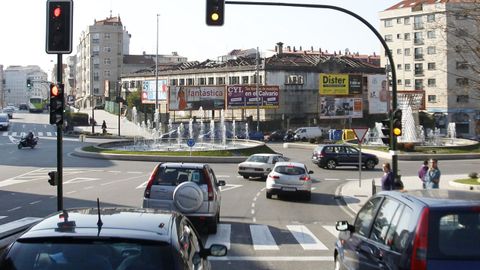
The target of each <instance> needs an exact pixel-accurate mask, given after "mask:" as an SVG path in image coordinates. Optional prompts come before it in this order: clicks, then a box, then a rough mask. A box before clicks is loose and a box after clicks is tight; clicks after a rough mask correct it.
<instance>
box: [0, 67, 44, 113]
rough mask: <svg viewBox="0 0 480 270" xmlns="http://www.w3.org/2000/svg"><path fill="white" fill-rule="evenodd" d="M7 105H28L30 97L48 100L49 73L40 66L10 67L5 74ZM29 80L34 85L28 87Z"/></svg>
mask: <svg viewBox="0 0 480 270" xmlns="http://www.w3.org/2000/svg"><path fill="white" fill-rule="evenodd" d="M4 75H5V85H4V90H5V93H4V96H5V103H7V104H14V105H16V106H18V105H20V104H21V103H27V104H28V99H29V98H30V97H42V98H43V99H46V98H48V92H49V84H48V82H47V73H46V72H44V71H43V70H42V69H41V68H40V67H39V66H34V65H32V66H25V67H24V66H9V67H7V69H6V70H5V72H4ZM27 80H30V82H31V83H32V86H31V88H28V87H27Z"/></svg>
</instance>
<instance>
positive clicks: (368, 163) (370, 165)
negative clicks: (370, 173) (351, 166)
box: [365, 159, 375, 170]
mask: <svg viewBox="0 0 480 270" xmlns="http://www.w3.org/2000/svg"><path fill="white" fill-rule="evenodd" d="M365 168H367V169H368V170H373V169H374V168H375V161H373V160H371V159H369V160H367V161H366V162H365Z"/></svg>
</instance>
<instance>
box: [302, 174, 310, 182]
mask: <svg viewBox="0 0 480 270" xmlns="http://www.w3.org/2000/svg"><path fill="white" fill-rule="evenodd" d="M300 180H302V181H310V176H308V175H302V176H300Z"/></svg>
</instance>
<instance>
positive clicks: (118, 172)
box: [107, 171, 121, 173]
mask: <svg viewBox="0 0 480 270" xmlns="http://www.w3.org/2000/svg"><path fill="white" fill-rule="evenodd" d="M107 172H109V173H121V171H107Z"/></svg>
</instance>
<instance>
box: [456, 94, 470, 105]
mask: <svg viewBox="0 0 480 270" xmlns="http://www.w3.org/2000/svg"><path fill="white" fill-rule="evenodd" d="M457 103H468V95H458V96H457Z"/></svg>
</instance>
